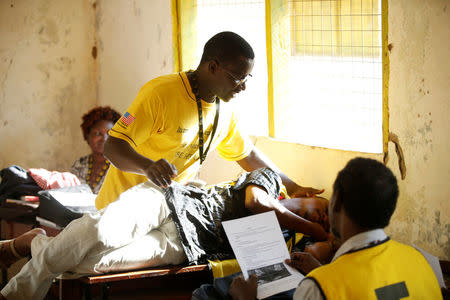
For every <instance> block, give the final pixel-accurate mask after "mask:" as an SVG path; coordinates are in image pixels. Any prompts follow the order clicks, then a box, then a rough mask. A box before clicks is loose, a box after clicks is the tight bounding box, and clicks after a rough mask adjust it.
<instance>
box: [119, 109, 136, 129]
mask: <svg viewBox="0 0 450 300" xmlns="http://www.w3.org/2000/svg"><path fill="white" fill-rule="evenodd" d="M134 119H135V117H133V115H132V114H130V113H129V112H126V113H125V114H124V115H123V116H122V117H121V118H120V121H121V122H122V123H123V124H124V125H126V126H129V125H131V123H133V121H134Z"/></svg>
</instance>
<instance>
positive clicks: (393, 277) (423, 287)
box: [307, 240, 442, 300]
mask: <svg viewBox="0 0 450 300" xmlns="http://www.w3.org/2000/svg"><path fill="white" fill-rule="evenodd" d="M307 278H313V279H314V280H315V281H316V282H317V283H318V284H319V286H320V288H321V290H322V292H323V294H324V296H325V297H326V299H355V300H356V299H358V300H359V299H373V300H382V299H403V298H404V299H442V294H441V290H440V288H439V284H438V281H437V279H436V276H435V275H434V272H433V270H432V269H431V267H430V265H429V264H428V262H427V261H426V259H425V257H423V255H422V254H421V253H420V252H419V251H417V250H416V249H414V248H412V247H410V246H407V245H404V244H401V243H398V242H396V241H392V240H388V241H387V242H384V243H381V244H379V245H376V246H373V247H368V248H366V249H362V250H358V251H355V252H351V253H347V254H344V255H342V256H340V257H338V258H337V259H336V260H335V261H334V262H332V263H330V264H328V265H324V266H322V267H320V268H317V269H315V270H313V271H311V272H310V273H309V274H308V275H307ZM393 295H395V296H393Z"/></svg>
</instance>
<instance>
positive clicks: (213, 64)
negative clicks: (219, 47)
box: [208, 59, 219, 74]
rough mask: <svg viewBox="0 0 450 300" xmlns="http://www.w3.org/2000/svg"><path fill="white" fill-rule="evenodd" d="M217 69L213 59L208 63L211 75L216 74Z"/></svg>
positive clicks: (217, 65) (217, 66)
mask: <svg viewBox="0 0 450 300" xmlns="http://www.w3.org/2000/svg"><path fill="white" fill-rule="evenodd" d="M218 68H219V64H218V63H217V61H216V60H215V59H212V60H210V61H209V63H208V71H209V73H211V74H215V73H216V72H217V69H218Z"/></svg>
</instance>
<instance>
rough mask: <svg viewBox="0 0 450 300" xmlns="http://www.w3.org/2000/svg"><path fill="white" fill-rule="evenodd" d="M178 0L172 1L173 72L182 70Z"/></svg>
mask: <svg viewBox="0 0 450 300" xmlns="http://www.w3.org/2000/svg"><path fill="white" fill-rule="evenodd" d="M179 2H180V0H172V3H171V11H172V47H173V69H174V72H181V71H182V70H181V69H182V65H183V63H182V56H181V22H180V3H179Z"/></svg>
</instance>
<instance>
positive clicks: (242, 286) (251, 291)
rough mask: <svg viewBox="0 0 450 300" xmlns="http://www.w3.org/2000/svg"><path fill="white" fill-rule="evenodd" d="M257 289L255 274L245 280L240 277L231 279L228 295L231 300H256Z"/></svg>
mask: <svg viewBox="0 0 450 300" xmlns="http://www.w3.org/2000/svg"><path fill="white" fill-rule="evenodd" d="M257 287H258V279H257V277H256V275H255V274H252V275H250V277H249V278H248V279H247V280H245V279H244V276H242V275H240V276H238V277H236V278H234V279H233V282H232V283H231V285H230V290H229V294H230V295H231V297H233V300H254V299H256V288H257Z"/></svg>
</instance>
